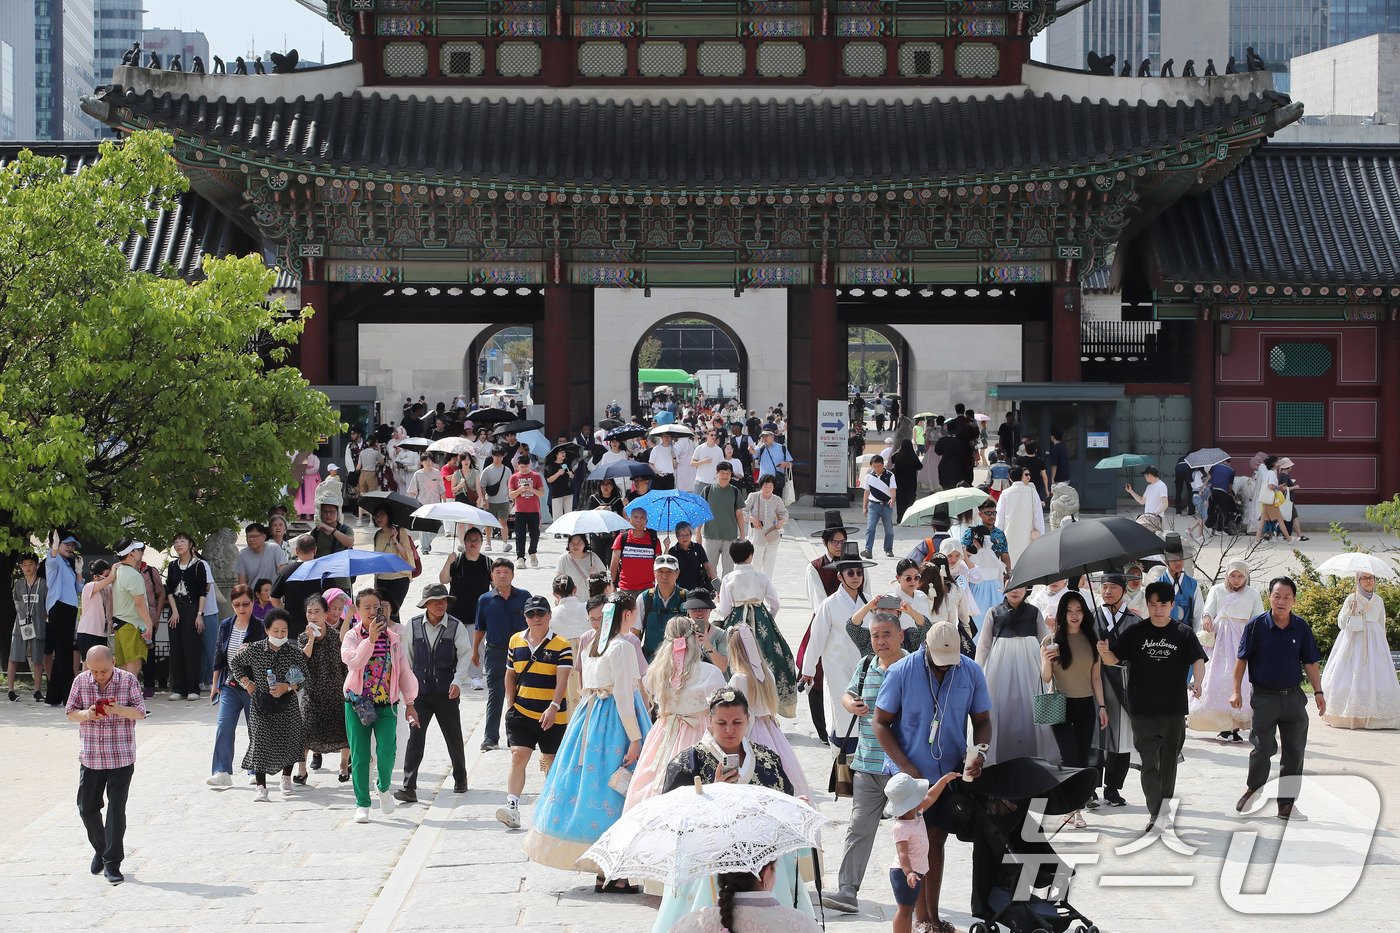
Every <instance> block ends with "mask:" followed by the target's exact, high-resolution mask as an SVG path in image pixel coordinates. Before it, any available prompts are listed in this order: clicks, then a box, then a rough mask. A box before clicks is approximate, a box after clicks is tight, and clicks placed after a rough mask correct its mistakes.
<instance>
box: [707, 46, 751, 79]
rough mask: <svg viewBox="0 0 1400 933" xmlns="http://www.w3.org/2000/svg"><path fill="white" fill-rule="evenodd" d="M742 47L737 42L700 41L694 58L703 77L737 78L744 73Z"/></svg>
mask: <svg viewBox="0 0 1400 933" xmlns="http://www.w3.org/2000/svg"><path fill="white" fill-rule="evenodd" d="M744 58H745V52H744V47H743V45H741V44H740V43H738V42H702V43H700V51H699V54H698V56H697V58H696V64H697V65H698V66H699V68H700V76H701V77H704V78H737V77H739V76H740V75H742V74H743V73H744Z"/></svg>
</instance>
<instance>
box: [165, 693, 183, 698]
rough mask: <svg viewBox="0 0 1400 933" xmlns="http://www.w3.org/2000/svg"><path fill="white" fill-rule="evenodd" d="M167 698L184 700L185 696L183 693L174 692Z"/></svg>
mask: <svg viewBox="0 0 1400 933" xmlns="http://www.w3.org/2000/svg"><path fill="white" fill-rule="evenodd" d="M166 699H167V700H183V699H184V696H182V695H181V694H178V693H172V694H170V696H168V697H166Z"/></svg>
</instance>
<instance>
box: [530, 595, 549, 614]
mask: <svg viewBox="0 0 1400 933" xmlns="http://www.w3.org/2000/svg"><path fill="white" fill-rule="evenodd" d="M553 611H554V610H553V608H551V607H550V605H549V600H547V599H545V598H544V597H543V596H531V597H530V598H529V599H527V600H525V614H526V615H527V616H528V615H530V614H531V613H537V612H553Z"/></svg>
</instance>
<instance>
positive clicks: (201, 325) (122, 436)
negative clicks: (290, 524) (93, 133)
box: [0, 133, 337, 552]
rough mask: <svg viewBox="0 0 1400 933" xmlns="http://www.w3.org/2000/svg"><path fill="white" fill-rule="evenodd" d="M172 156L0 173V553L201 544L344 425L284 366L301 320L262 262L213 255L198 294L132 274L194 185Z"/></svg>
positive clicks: (110, 149) (257, 506)
mask: <svg viewBox="0 0 1400 933" xmlns="http://www.w3.org/2000/svg"><path fill="white" fill-rule="evenodd" d="M170 145H171V140H170V138H169V137H168V136H166V135H164V134H159V133H137V134H135V135H133V136H132V137H131V138H130V139H128V140H127V141H126V142H125V143H124V144H123V145H120V146H118V145H115V144H112V143H104V144H103V145H102V148H101V156H100V158H99V160H98V161H97V162H96V163H95V164H94V165H92V166H91V167H89V168H86V169H84V170H82V171H80V172H78V173H76V174H67V173H65V171H64V166H63V160H62V159H46V158H40V157H37V156H35V155H33V154H32V153H28V152H26V153H24V154H22V155H21V157H20V158H19V159H17V160H16V161H15V162H13V163H11V164H10V165H9V166H7V167H6V168H5V169H4V170H0V551H5V552H14V551H16V550H19V549H23V548H25V547H27V546H28V541H29V539H30V536H31V535H35V534H43V533H44V532H46V531H47V530H48V529H50V528H54V527H63V528H69V529H72V530H74V531H75V532H77V533H78V535H79V537H80V538H83V539H85V540H94V541H100V542H102V543H104V544H105V543H110V542H111V541H112V540H114V539H115V538H116V537H118V536H120V535H122V534H133V535H135V536H138V537H140V538H142V539H143V540H147V541H152V542H157V541H159V542H164V541H167V540H168V539H169V538H170V536H171V535H172V534H173V533H174V532H175V531H177V530H186V531H189V532H190V533H191V534H193V535H194V536H195V539H196V540H200V539H201V538H202V537H203V536H204V535H206V534H208V533H211V532H213V531H215V530H217V529H220V528H226V527H229V526H230V525H231V524H233V523H234V522H236V521H238V520H239V519H240V518H247V517H250V516H261V515H263V514H265V513H266V511H267V508H268V506H269V505H270V504H271V503H272V502H273V501H274V500H275V499H276V498H277V496H278V495H279V491H280V489H281V488H282V487H283V486H285V485H286V483H287V482H288V479H289V466H288V452H289V451H294V450H305V449H310V448H314V447H315V446H316V443H317V439H318V437H320V436H322V435H325V434H329V433H331V432H333V431H335V430H336V429H337V418H336V417H335V414H334V413H333V412H332V411H331V409H330V407H329V405H328V403H327V399H326V397H325V396H324V395H322V394H321V393H319V392H314V391H312V390H310V389H309V388H308V386H307V383H306V381H305V380H304V379H302V378H301V376H300V374H299V373H298V372H297V371H296V370H294V369H291V368H286V367H283V366H279V365H277V364H278V363H280V362H282V361H283V360H284V359H285V356H286V352H287V351H286V349H285V348H286V346H289V345H291V344H294V343H295V341H296V340H297V338H298V337H299V336H300V333H301V329H302V323H301V321H300V320H293V319H290V318H287V317H286V314H285V308H283V307H282V306H281V304H280V302H279V303H274V304H272V305H271V306H269V305H268V303H267V295H268V290H269V289H270V288H271V286H272V284H273V281H274V274H273V273H272V272H271V271H270V270H269V269H267V268H266V267H265V266H264V264H263V262H262V260H261V259H260V258H259V257H257V256H249V257H244V258H228V259H208V258H206V259H205V261H204V273H205V278H204V280H203V281H200V282H198V283H196V284H188V283H186V282H185V281H183V280H182V279H179V278H176V277H165V276H157V275H148V274H143V273H133V272H131V271H129V270H128V268H127V262H126V258H125V256H124V255H123V253H122V251H121V245H122V244H123V243H125V242H126V240H127V239H128V237H129V236H131V235H133V234H145V233H146V230H147V224H148V222H149V221H150V220H152V219H153V218H154V217H155V215H156V213H157V212H158V210H159V209H160V208H161V207H163V206H164V207H169V206H173V204H174V203H175V200H176V199H177V198H178V196H179V195H180V193H181V192H183V191H184V190H185V189H186V187H187V185H188V182H187V181H186V179H185V178H184V177H183V176H182V175H181V174H180V172H179V170H178V168H177V167H176V165H175V162H174V160H173V159H172V158H171V157H170V154H169V149H170ZM309 313H310V311H309V310H304V311H303V317H304V316H305V315H307V314H309ZM259 341H263V342H266V341H271V342H272V343H273V344H274V345H276V346H277V347H279V348H278V349H274V350H272V351H270V354H269V358H270V359H269V360H265V359H264V358H263V357H262V356H260V355H259V354H258V353H257V352H256V349H255V348H256V346H257V345H258V343H259Z"/></svg>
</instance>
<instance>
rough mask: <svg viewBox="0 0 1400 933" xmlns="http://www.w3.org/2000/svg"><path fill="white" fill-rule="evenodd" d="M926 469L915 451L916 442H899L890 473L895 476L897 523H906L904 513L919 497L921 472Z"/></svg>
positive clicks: (907, 439)
mask: <svg viewBox="0 0 1400 933" xmlns="http://www.w3.org/2000/svg"><path fill="white" fill-rule="evenodd" d="M923 468H924V465H923V463H922V462H921V461H920V460H919V455H918V454H917V453H916V452H915V451H914V442H913V441H912V440H910V439H909V438H905V439H904V440H902V441H900V442H899V446H898V448H897V449H896V450H895V452H894V455H893V456H891V457H890V472H891V473H893V474H894V480H895V482H894V486H895V496H894V501H895V517H894V520H895V521H896V522H902V521H904V513H905V512H907V511H909V506H911V505H913V504H914V500H915V499H917V498H918V496H919V471H920V470H922V469H923Z"/></svg>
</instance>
